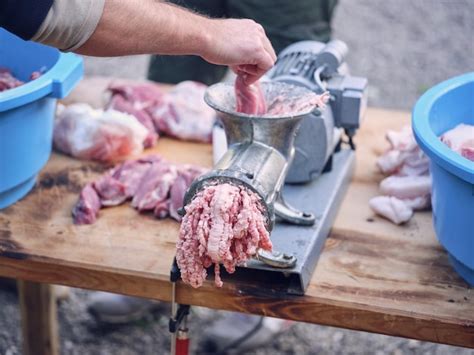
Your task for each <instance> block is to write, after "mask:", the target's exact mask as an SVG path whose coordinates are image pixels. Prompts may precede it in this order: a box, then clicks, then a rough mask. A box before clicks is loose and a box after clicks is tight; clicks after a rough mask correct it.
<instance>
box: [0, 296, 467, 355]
mask: <svg viewBox="0 0 474 355" xmlns="http://www.w3.org/2000/svg"><path fill="white" fill-rule="evenodd" d="M88 294H89V292H88V291H84V290H79V289H74V290H73V292H72V294H71V296H70V298H69V299H68V300H66V301H62V302H60V303H59V322H60V337H61V353H62V354H68V355H69V354H70V355H109V354H110V355H112V354H113V355H135V354H141V355H147V354H150V355H152V354H163V353H166V350H167V349H168V348H169V344H170V342H169V334H168V332H167V324H168V323H167V322H168V318H167V316H168V314H169V308H168V305H162V306H161V307H159V308H157V309H156V310H154V311H153V312H151V313H150V314H149V315H148V316H147V317H146V318H145V319H143V320H141V321H138V322H134V323H131V324H129V325H125V326H120V327H110V326H109V327H105V326H100V325H98V324H97V323H96V322H95V321H94V319H93V318H92V317H91V316H90V315H89V314H88V313H87V311H86V301H87V296H88ZM0 304H1V305H2V308H1V309H0V314H1V317H0V354H4V355H17V354H21V345H20V323H19V322H20V317H19V312H18V305H17V297H16V295H15V294H14V293H13V292H11V291H10V292H8V291H2V292H0ZM219 313H220V312H215V311H211V310H205V309H202V308H199V309H196V310H195V313H194V314H192V315H191V317H190V329H191V333H190V335H191V339H192V341H193V342H192V349H193V353H195V354H211V353H209V352H206V351H205V350H204V347H203V339H204V337H203V336H202V334H203V330H204V329H205V327H203V326H202V325H203V324H206V325H209V324H211V322H213V321H215V320H217V319H218V318H219V316H220V314H219ZM198 339H199V340H198ZM241 353H242V352H241ZM245 354H249V355H250V354H252V355H276V354H287V355H290V354H298V355H301V354H331V355H336V354H344V355H346V354H357V355H359V354H364V355H371V354H374V355H383V354H392V355H402V354H430V355H447V354H457V355H473V354H474V351H470V350H467V349H462V348H458V347H453V346H447V345H438V344H433V343H427V342H420V341H416V340H407V339H402V338H396V337H389V336H385V335H378V334H370V333H364V332H357V331H351V330H344V329H337V328H332V327H323V326H317V325H312V324H305V323H295V324H294V325H293V326H292V327H291V328H290V329H289V330H288V331H286V332H285V333H284V334H281V335H279V336H277V337H274V340H273V341H271V342H270V343H268V344H267V345H266V346H264V347H261V348H259V349H257V350H254V351H247V352H245Z"/></svg>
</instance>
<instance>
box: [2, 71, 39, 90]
mask: <svg viewBox="0 0 474 355" xmlns="http://www.w3.org/2000/svg"><path fill="white" fill-rule="evenodd" d="M40 76H41V72H39V71H35V72H33V73H31V75H30V80H35V79H37V78H39V77H40ZM24 83H25V82H23V81H21V80H19V79H17V78H15V77H14V76H13V74H12V72H11V70H10V69H7V68H0V92H2V91H5V90H9V89H13V88H16V87H18V86H21V85H23V84H24Z"/></svg>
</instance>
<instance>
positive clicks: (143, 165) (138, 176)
mask: <svg viewBox="0 0 474 355" xmlns="http://www.w3.org/2000/svg"><path fill="white" fill-rule="evenodd" d="M154 157H157V156H154ZM158 161H161V157H157V158H156V162H158ZM150 166H151V161H147V160H141V159H139V160H131V161H126V162H124V163H123V164H121V165H119V166H118V167H116V168H114V169H112V170H110V171H109V172H108V173H106V174H105V175H104V176H102V177H101V178H99V180H97V181H95V182H94V188H95V190H96V191H97V193H98V194H99V196H100V199H101V202H102V205H103V206H116V205H120V204H122V203H123V202H125V201H126V200H128V199H129V198H132V197H133V196H134V195H135V192H136V191H137V189H138V186H139V184H140V182H141V180H142V178H143V176H144V175H145V173H146V172H147V170H148V169H149V168H150Z"/></svg>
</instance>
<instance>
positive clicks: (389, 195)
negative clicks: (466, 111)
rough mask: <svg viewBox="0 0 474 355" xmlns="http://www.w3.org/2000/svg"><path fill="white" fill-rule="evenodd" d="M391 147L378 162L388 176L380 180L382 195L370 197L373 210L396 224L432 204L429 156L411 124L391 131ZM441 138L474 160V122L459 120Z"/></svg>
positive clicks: (388, 135) (388, 137) (389, 134)
mask: <svg viewBox="0 0 474 355" xmlns="http://www.w3.org/2000/svg"><path fill="white" fill-rule="evenodd" d="M386 138H387V140H388V142H389V143H390V149H389V150H388V151H387V152H385V153H384V154H383V155H382V156H380V157H379V158H378V160H377V166H378V167H379V169H380V171H381V172H382V173H384V174H386V175H390V176H389V177H387V178H385V179H384V180H382V182H381V183H380V191H381V193H382V195H383V196H377V197H374V198H372V199H371V200H370V201H369V205H370V207H371V208H372V210H373V211H374V212H375V213H377V214H379V215H381V216H383V217H385V218H387V219H389V220H390V221H392V222H393V223H395V224H402V223H405V222H407V221H409V220H410V218H411V217H412V216H413V211H414V210H422V209H427V208H430V206H431V197H430V195H431V176H430V172H429V160H428V158H427V157H426V156H425V155H424V154H423V152H422V151H421V150H420V148H419V147H418V145H417V144H416V141H415V138H414V137H413V133H412V130H411V127H409V126H406V127H404V128H403V129H402V130H401V131H399V132H395V131H388V132H387V134H386ZM440 140H441V142H443V143H444V144H446V145H447V146H448V147H449V148H451V149H452V150H453V151H455V152H457V153H459V154H460V155H462V156H463V157H465V158H466V159H469V160H471V161H474V126H473V125H467V124H460V125H458V126H456V127H455V128H453V129H451V130H449V131H447V132H445V133H444V134H442V135H441V137H440Z"/></svg>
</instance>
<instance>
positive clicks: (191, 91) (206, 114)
mask: <svg viewBox="0 0 474 355" xmlns="http://www.w3.org/2000/svg"><path fill="white" fill-rule="evenodd" d="M206 88H207V86H206V85H204V84H201V83H197V82H194V81H183V82H181V83H179V84H178V85H176V86H175V87H174V88H173V89H172V90H171V91H170V92H168V93H167V94H165V95H164V97H163V101H162V102H161V104H160V105H158V106H156V107H155V108H154V109H153V111H152V116H153V120H154V124H155V128H156V129H157V130H158V131H159V132H160V133H163V134H165V135H167V136H170V137H175V138H178V139H183V140H191V141H198V142H206V143H207V142H210V141H211V132H212V126H213V125H214V120H215V112H214V110H213V109H212V108H211V107H209V106H208V105H207V104H206V103H205V101H204V93H205V91H206Z"/></svg>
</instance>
